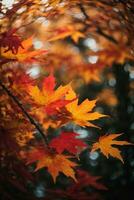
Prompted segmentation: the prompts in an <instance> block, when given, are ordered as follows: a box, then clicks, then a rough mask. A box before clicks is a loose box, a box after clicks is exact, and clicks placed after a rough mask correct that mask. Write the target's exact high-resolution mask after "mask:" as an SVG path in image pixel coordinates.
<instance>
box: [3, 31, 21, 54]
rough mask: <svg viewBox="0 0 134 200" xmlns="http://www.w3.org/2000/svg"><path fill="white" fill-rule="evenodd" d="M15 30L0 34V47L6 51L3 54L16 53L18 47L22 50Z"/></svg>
mask: <svg viewBox="0 0 134 200" xmlns="http://www.w3.org/2000/svg"><path fill="white" fill-rule="evenodd" d="M15 32H16V29H10V30H8V31H6V32H4V33H2V34H1V38H0V47H3V48H6V47H7V49H6V50H5V51H4V52H7V51H12V53H13V54H17V53H18V49H19V47H21V48H23V49H24V47H23V46H22V44H21V40H20V38H19V37H18V36H17V35H16V34H15Z"/></svg>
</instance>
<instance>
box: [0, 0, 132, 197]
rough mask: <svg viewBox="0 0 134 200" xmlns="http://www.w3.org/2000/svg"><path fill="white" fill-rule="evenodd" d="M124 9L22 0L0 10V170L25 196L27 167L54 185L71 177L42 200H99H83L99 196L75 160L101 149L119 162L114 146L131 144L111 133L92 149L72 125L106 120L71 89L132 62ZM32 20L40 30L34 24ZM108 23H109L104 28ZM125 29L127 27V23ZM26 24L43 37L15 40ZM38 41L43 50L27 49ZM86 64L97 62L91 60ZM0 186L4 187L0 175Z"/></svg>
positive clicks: (99, 3)
mask: <svg viewBox="0 0 134 200" xmlns="http://www.w3.org/2000/svg"><path fill="white" fill-rule="evenodd" d="M42 5H43V8H42ZM126 5H127V8H125V7H124V4H123V3H121V2H116V1H114V0H111V1H109V2H108V3H107V1H101V0H100V1H87V0H83V1H79V0H72V1H70V0H68V1H64V0H63V1H60V0H49V1H46V2H43V1H40V0H21V1H19V2H17V3H16V4H14V5H13V7H12V8H10V9H7V10H6V9H5V8H4V7H2V4H1V6H0V9H1V10H0V12H1V15H2V19H1V21H2V23H4V26H2V25H1V22H0V25H1V26H2V32H1V34H0V54H1V60H0V65H1V68H0V75H1V80H0V94H1V97H0V119H1V120H0V133H1V135H2V137H1V142H0V155H1V166H0V168H1V170H2V171H3V173H4V174H5V169H6V170H7V171H9V172H10V173H9V174H10V176H9V175H8V176H9V177H7V176H6V182H8V185H10V184H12V185H13V188H17V190H20V192H22V193H23V192H24V193H25V192H26V187H27V183H28V182H29V183H31V182H34V181H33V178H32V177H31V173H30V172H28V171H27V169H29V171H32V172H35V173H38V172H37V171H40V170H41V169H44V170H45V171H48V172H49V174H50V175H51V176H52V179H53V181H54V183H56V181H57V177H59V176H60V175H61V173H62V175H63V174H64V175H65V176H67V177H70V178H72V179H73V180H72V179H69V180H70V182H71V184H70V185H69V186H68V187H67V188H66V190H65V191H62V190H60V189H57V190H48V196H47V197H46V199H48V200H49V199H53V198H54V197H55V196H56V198H62V199H66V198H67V199H72V200H73V199H74V200H75V199H76V198H77V197H78V196H79V199H81V200H87V199H91V200H95V199H100V196H99V194H98V193H94V195H93V194H92V195H91V196H90V197H91V198H89V194H87V193H86V192H85V190H86V189H85V188H88V186H92V187H93V188H95V189H97V190H106V187H105V186H104V185H102V184H100V183H98V182H97V181H98V180H99V178H100V177H95V176H92V175H89V174H88V173H87V172H85V171H83V170H80V169H78V168H81V166H80V163H79V156H80V154H81V153H82V152H83V151H84V150H85V149H87V150H88V151H89V153H93V152H94V151H96V150H98V149H100V151H101V152H102V154H103V155H104V156H106V157H107V158H108V157H109V156H112V157H114V158H117V159H119V160H120V161H122V162H123V158H122V156H121V152H120V150H119V149H118V147H117V146H118V145H130V144H131V143H129V142H127V141H118V140H116V137H118V136H120V135H121V134H115V133H104V135H103V136H100V137H99V139H98V141H96V142H94V143H93V142H89V141H88V142H87V141H85V140H84V139H83V140H82V139H81V138H80V135H79V133H77V131H74V130H73V128H72V127H73V126H78V127H82V128H83V129H84V128H87V127H88V128H97V129H99V128H100V126H97V124H96V122H97V121H95V122H94V120H98V119H100V118H103V117H109V116H107V115H105V114H102V113H100V112H98V111H97V110H95V109H96V104H97V102H98V99H97V98H96V99H93V100H89V98H86V99H84V100H83V101H81V99H80V96H79V95H78V94H77V93H76V92H75V89H77V87H79V85H80V84H83V83H84V84H87V83H90V82H92V81H95V82H101V74H102V72H103V69H104V68H106V67H107V66H112V64H113V63H124V61H126V60H133V52H132V51H131V44H130V43H131V40H132V37H131V35H129V37H127V36H128V35H127V36H126V29H125V30H124V27H123V26H122V25H121V24H122V18H121V19H120V17H119V14H118V12H120V13H122V15H121V16H123V17H124V16H125V17H126V15H129V13H130V5H131V1H128V2H127V3H126ZM112 6H115V9H113V8H112ZM98 8H99V9H98ZM126 9H127V12H125V11H126ZM100 11H101V12H100ZM71 13H73V15H72V14H71ZM106 13H109V14H108V15H106ZM39 18H41V19H43V22H46V23H45V25H42V24H41V25H40V22H39V21H38V19H39ZM109 19H112V20H111V22H110V23H109ZM123 19H124V18H123ZM25 21H26V22H27V24H25V23H24V22H25ZM47 22H48V23H47ZM124 23H126V26H127V23H129V22H128V21H127V22H126V21H125V22H124ZM30 24H31V26H30ZM27 25H29V26H30V28H31V29H32V31H33V30H34V31H35V29H36V26H38V27H39V29H40V30H42V29H43V33H42V32H41V33H40V35H39V33H37V36H35V35H33V36H30V35H28V37H27V39H26V38H25V39H24V38H23V37H22V35H23V34H24V33H26V34H27V32H28V30H30V28H29V29H28V26H27ZM10 26H11V27H10ZM9 27H10V28H9ZM42 27H43V28H42ZM132 28H133V27H132ZM23 29H24V30H23ZM90 33H91V35H92V36H90ZM111 33H112V36H113V37H111V36H110V34H111ZM38 37H39V38H41V41H42V43H41V44H42V45H43V42H45V45H46V48H45V50H44V48H39V49H38V48H35V47H34V45H33V44H34V41H37V42H38V40H37V38H38ZM87 39H92V41H94V42H95V41H96V43H95V44H96V45H97V44H98V46H96V49H92V48H86V45H85V46H84V42H85V44H86V40H87ZM118 41H120V44H118ZM117 44H118V45H117ZM127 44H128V45H127ZM35 46H36V45H35ZM81 46H82V47H81ZM84 47H85V48H84ZM64 48H65V51H63V49H64ZM83 48H84V50H83ZM81 50H82V52H84V53H82V52H81ZM83 54H84V55H83ZM92 58H93V59H95V58H97V59H96V61H95V62H92ZM34 65H35V66H38V70H39V69H40V71H41V75H40V76H39V77H37V78H38V79H36V77H32V76H31V74H30V70H32V69H33V67H34ZM28 70H29V71H28ZM66 73H67V74H68V76H66V77H65V74H66ZM54 74H55V75H56V77H57V83H56V79H55V76H54ZM77 79H78V80H79V81H78V82H77V83H76V80H77ZM72 80H75V81H74V82H73V81H72ZM58 81H59V82H58ZM61 82H63V83H62V84H61ZM77 84H78V85H77ZM74 88H75V89H74ZM113 145H117V146H116V147H113ZM22 177H24V180H23V179H22ZM50 179H51V178H50ZM0 180H1V182H2V183H3V185H5V180H4V179H3V176H0ZM26 180H27V181H26ZM8 187H9V186H8ZM3 190H4V189H3V186H0V191H1V192H3ZM14 191H16V189H14ZM89 193H90V192H89ZM10 195H11V194H10V192H9V193H8V191H6V190H5V191H4V192H3V197H2V198H3V199H12V197H11V198H10ZM28 195H30V194H28ZM17 198H18V197H17ZM28 198H29V199H32V196H31V197H29V196H28Z"/></svg>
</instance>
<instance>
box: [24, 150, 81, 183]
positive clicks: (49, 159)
mask: <svg viewBox="0 0 134 200" xmlns="http://www.w3.org/2000/svg"><path fill="white" fill-rule="evenodd" d="M68 158H70V156H66V155H63V154H55V153H51V152H49V151H48V150H45V149H43V148H42V147H39V148H36V149H32V150H31V151H30V152H29V153H28V156H27V161H28V162H27V163H28V164H30V163H33V162H36V161H37V166H36V169H35V171H37V170H39V169H41V168H44V167H47V169H48V172H49V173H50V174H51V175H52V177H53V180H54V182H55V181H56V177H57V176H58V175H59V173H60V172H62V173H63V174H65V175H66V176H70V177H71V178H73V179H74V180H75V181H76V178H75V172H74V170H73V167H75V166H77V164H76V163H74V162H72V161H70V160H69V159H68Z"/></svg>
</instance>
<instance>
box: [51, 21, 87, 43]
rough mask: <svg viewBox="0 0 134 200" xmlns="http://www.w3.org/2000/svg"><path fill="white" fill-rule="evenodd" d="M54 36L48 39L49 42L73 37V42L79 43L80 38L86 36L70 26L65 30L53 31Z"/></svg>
mask: <svg viewBox="0 0 134 200" xmlns="http://www.w3.org/2000/svg"><path fill="white" fill-rule="evenodd" d="M53 32H54V34H53V35H52V36H51V37H50V38H49V39H48V41H49V42H52V41H56V40H59V39H64V38H66V37H71V38H72V40H73V41H74V42H75V43H77V42H78V41H79V38H84V37H85V36H84V34H83V33H81V32H80V31H77V30H75V29H74V27H72V26H70V25H68V26H66V27H63V28H58V29H55V30H53Z"/></svg>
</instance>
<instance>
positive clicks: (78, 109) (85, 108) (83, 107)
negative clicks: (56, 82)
mask: <svg viewBox="0 0 134 200" xmlns="http://www.w3.org/2000/svg"><path fill="white" fill-rule="evenodd" d="M72 98H76V94H75V92H74V91H73V90H72V89H70V90H69V92H68V94H67V95H66V99H67V100H70V99H72ZM96 102H97V100H92V101H89V100H88V99H86V100H84V101H83V102H82V103H81V104H80V105H78V99H76V100H74V101H73V102H72V103H69V104H68V105H67V106H66V108H67V110H68V111H69V112H70V113H71V114H72V121H73V122H75V123H76V124H78V125H80V126H83V127H85V126H91V127H96V128H98V127H97V126H95V125H94V124H92V123H90V122H88V121H93V120H96V119H99V118H101V117H106V115H103V114H100V113H98V112H92V110H93V108H94V107H95V105H96Z"/></svg>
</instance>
